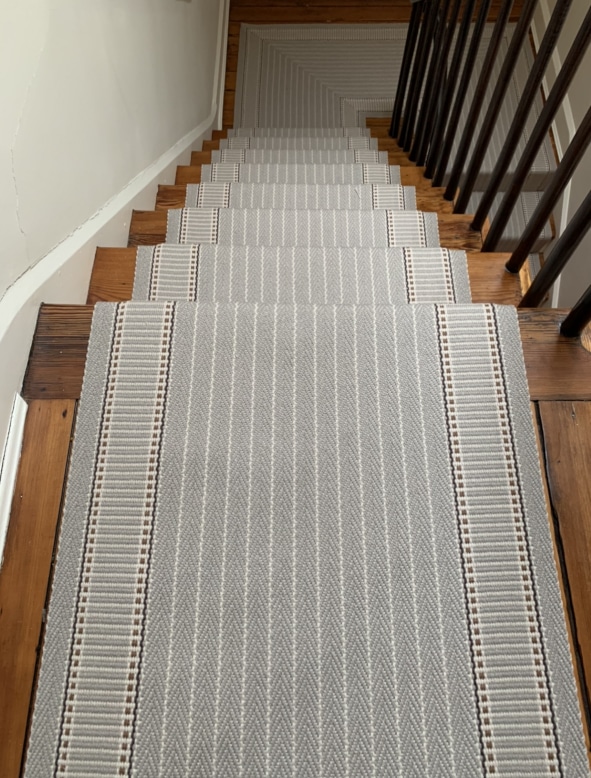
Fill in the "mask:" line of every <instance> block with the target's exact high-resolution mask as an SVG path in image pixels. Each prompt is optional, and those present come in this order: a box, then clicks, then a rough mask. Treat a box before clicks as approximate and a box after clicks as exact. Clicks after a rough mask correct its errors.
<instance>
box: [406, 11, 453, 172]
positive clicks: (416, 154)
mask: <svg viewBox="0 0 591 778" xmlns="http://www.w3.org/2000/svg"><path fill="white" fill-rule="evenodd" d="M461 2H462V0H454V4H453V7H452V9H451V13H450V16H449V19H448V18H447V13H448V8H449V5H450V0H445V2H444V4H443V9H442V11H441V15H440V20H439V29H440V34H439V36H438V38H437V40H436V43H435V47H434V50H433V56H432V57H431V66H430V68H429V73H428V76H427V84H428V85H429V90H428V93H427V94H426V95H425V99H424V101H423V105H422V106H421V114H420V116H419V121H418V125H417V132H416V135H415V138H414V143H413V146H412V148H411V150H410V154H409V159H410V160H411V161H412V162H416V163H417V165H423V164H424V162H425V157H426V156H427V148H428V145H429V141H430V138H431V134H432V132H433V129H434V124H435V120H436V114H437V104H438V102H439V98H440V96H441V86H442V82H443V78H444V72H445V69H446V63H447V59H448V57H449V50H450V48H451V42H452V38H453V34H454V30H455V26H456V24H457V21H458V14H459V12H460V5H461ZM446 20H447V22H446Z"/></svg>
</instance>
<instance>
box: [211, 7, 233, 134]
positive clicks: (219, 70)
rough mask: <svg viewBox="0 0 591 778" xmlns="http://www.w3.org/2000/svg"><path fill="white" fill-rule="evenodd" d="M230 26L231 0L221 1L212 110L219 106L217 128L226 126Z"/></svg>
mask: <svg viewBox="0 0 591 778" xmlns="http://www.w3.org/2000/svg"><path fill="white" fill-rule="evenodd" d="M229 28H230V0H222V2H221V3H220V17H219V23H218V32H219V34H218V45H217V52H216V63H215V77H214V82H213V83H214V91H213V98H212V99H213V101H214V104H212V110H215V108H217V116H216V129H218V130H221V129H222V127H223V126H224V93H225V89H226V61H227V58H228V31H229Z"/></svg>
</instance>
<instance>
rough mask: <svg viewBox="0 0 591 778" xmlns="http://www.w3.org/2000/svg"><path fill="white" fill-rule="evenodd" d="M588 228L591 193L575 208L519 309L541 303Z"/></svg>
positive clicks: (590, 225)
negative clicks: (575, 210)
mask: <svg viewBox="0 0 591 778" xmlns="http://www.w3.org/2000/svg"><path fill="white" fill-rule="evenodd" d="M590 227H591V192H589V194H588V195H587V197H585V199H584V200H583V202H582V203H581V205H580V206H579V207H578V208H577V212H576V213H575V215H574V216H573V218H572V219H571V220H570V222H569V223H568V226H567V228H566V229H565V231H564V232H563V233H562V235H561V236H560V238H558V240H557V241H556V243H555V245H554V248H553V249H552V251H551V252H550V254H549V255H548V258H547V259H546V262H545V263H544V266H543V267H542V269H541V270H540V272H539V273H538V275H537V276H536V277H535V278H534V280H533V281H532V284H531V286H530V288H529V289H528V290H527V292H526V293H525V294H524V295H523V299H522V300H521V302H520V303H519V307H520V308H536V307H537V306H538V305H539V304H540V303H541V302H542V300H543V299H544V297H545V296H546V294H547V292H548V291H549V290H550V288H551V287H552V284H553V283H554V281H556V279H557V278H558V276H559V275H560V273H561V272H562V270H563V269H564V267H565V265H566V264H567V262H568V261H569V259H570V258H571V256H572V255H573V253H574V251H575V249H576V248H577V246H578V245H579V244H580V242H581V241H582V240H583V238H584V237H585V235H586V234H587V231H588V230H589V228H590Z"/></svg>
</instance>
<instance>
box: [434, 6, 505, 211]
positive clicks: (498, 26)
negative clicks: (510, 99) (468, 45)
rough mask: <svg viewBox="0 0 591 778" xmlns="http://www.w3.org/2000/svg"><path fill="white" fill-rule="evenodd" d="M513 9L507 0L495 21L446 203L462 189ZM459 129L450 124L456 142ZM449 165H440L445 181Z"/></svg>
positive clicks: (457, 155) (452, 173) (448, 186)
mask: <svg viewBox="0 0 591 778" xmlns="http://www.w3.org/2000/svg"><path fill="white" fill-rule="evenodd" d="M512 7H513V0H504V2H503V5H502V6H501V9H500V11H499V15H498V16H497V21H496V22H495V26H494V29H493V34H492V37H491V39H490V42H489V44H488V49H487V51H486V56H485V58H484V63H483V65H482V70H481V72H480V76H479V78H478V83H477V85H476V91H475V93H474V99H473V100H472V105H471V106H470V111H469V112H468V118H467V119H466V123H465V125H464V131H463V133H462V137H461V140H460V145H459V147H458V152H457V154H456V157H455V159H454V164H453V166H452V169H451V175H450V178H449V183H448V184H447V189H446V190H445V194H444V195H443V196H444V197H445V199H446V200H453V199H454V197H455V196H456V189H457V188H458V184H459V182H460V178H461V175H462V171H463V170H464V163H465V162H466V157H467V156H468V151H469V150H470V144H471V143H472V136H473V134H474V127H476V122H477V121H478V116H479V115H480V110H481V108H482V104H483V102H484V98H485V96H486V90H487V87H488V83H489V81H490V77H491V74H492V68H493V65H494V62H495V60H496V58H497V53H498V51H499V46H500V45H501V41H502V39H503V33H504V32H505V27H506V26H507V20H508V19H509V14H510V13H511V8H512ZM485 21H486V20H485ZM471 75H472V72H470V76H471ZM469 82H470V79H469V78H468V82H467V83H466V84H465V89H467V88H468V84H469ZM459 118H460V116H459V114H458V117H457V119H458V120H459ZM457 126H458V125H457V123H456V124H452V122H451V121H450V123H449V128H448V135H449V133H452V141H453V135H454V134H455V133H457ZM446 140H447V139H446ZM451 147H452V143H450V144H449V149H450V151H451ZM448 159H449V153H448ZM446 166H447V159H446V160H445V164H443V160H442V161H441V162H440V168H441V178H442V179H443V176H444V175H445V167H446ZM438 175H439V168H438V170H437V173H436V174H435V180H434V181H433V184H434V185H435V186H439V185H440V184H438V183H437V180H438Z"/></svg>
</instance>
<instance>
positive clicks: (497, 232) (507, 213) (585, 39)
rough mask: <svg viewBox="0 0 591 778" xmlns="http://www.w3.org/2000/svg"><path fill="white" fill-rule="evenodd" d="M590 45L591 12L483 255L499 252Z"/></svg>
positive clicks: (499, 212) (494, 223)
mask: <svg viewBox="0 0 591 778" xmlns="http://www.w3.org/2000/svg"><path fill="white" fill-rule="evenodd" d="M590 43H591V8H590V9H589V10H588V11H587V14H586V16H585V19H584V20H583V24H582V25H581V27H580V29H579V32H578V33H577V36H576V38H575V40H574V42H573V45H572V47H571V49H570V51H569V53H568V55H567V57H566V59H565V61H564V64H563V65H562V67H561V68H560V73H559V74H558V77H557V79H556V81H555V82H554V86H553V87H552V89H551V90H550V94H549V95H548V99H547V100H546V102H545V104H544V108H543V109H542V113H541V114H540V116H539V118H538V121H537V122H536V124H535V126H534V128H533V130H532V133H531V136H530V138H529V140H528V142H527V145H526V147H525V149H524V151H523V154H522V155H521V158H520V159H519V162H518V163H517V168H516V169H515V172H514V174H513V176H512V177H511V186H510V187H509V189H508V190H507V191H506V192H505V195H504V196H503V199H502V201H501V205H500V206H499V210H498V211H497V213H496V214H495V217H494V219H493V221H492V224H491V226H490V229H489V231H488V233H487V235H486V238H485V239H484V242H483V245H482V251H496V248H497V246H498V243H499V241H500V240H501V238H502V237H503V233H504V232H505V228H506V227H507V224H508V223H509V219H510V218H511V214H512V212H513V208H514V207H515V204H516V203H517V200H518V199H519V195H520V193H521V190H522V188H523V184H524V183H525V179H526V178H527V174H528V173H529V170H530V168H531V166H532V164H533V162H534V159H535V157H536V154H537V153H538V150H539V148H540V146H541V145H542V143H543V142H544V138H545V137H546V134H547V132H548V130H549V129H550V126H551V124H552V121H553V120H554V117H555V116H556V113H557V111H558V109H559V108H560V106H561V104H562V101H563V100H564V97H565V95H566V93H567V91H568V88H569V86H570V84H571V82H572V80H573V78H574V76H575V73H576V72H577V70H578V68H579V66H580V64H581V62H582V60H583V57H584V56H585V53H586V51H587V49H588V47H589V44H590Z"/></svg>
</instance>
